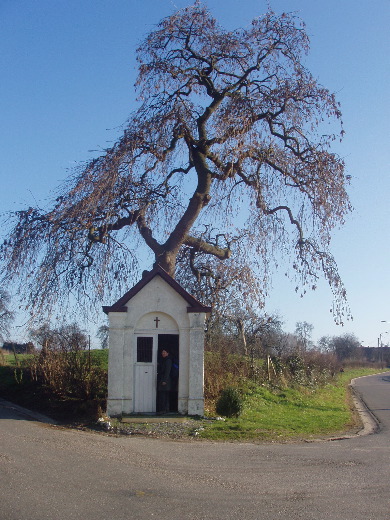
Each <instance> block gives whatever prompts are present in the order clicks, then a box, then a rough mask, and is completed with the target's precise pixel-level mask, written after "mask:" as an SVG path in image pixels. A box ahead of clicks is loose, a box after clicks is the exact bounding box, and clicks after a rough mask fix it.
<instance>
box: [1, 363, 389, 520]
mask: <svg viewBox="0 0 390 520" xmlns="http://www.w3.org/2000/svg"><path fill="white" fill-rule="evenodd" d="M355 387H356V389H357V391H358V393H359V394H361V395H362V397H363V398H364V400H365V402H366V403H367V405H369V406H370V408H371V409H372V411H373V413H374V414H375V415H376V417H377V419H378V420H379V421H380V427H381V428H380V431H379V433H375V434H371V435H363V436H362V435H360V436H355V437H353V438H349V439H343V440H333V441H320V442H309V443H303V442H302V443H297V444H250V443H245V444H244V443H212V442H203V441H191V442H176V441H164V440H154V439H147V438H146V439H145V438H139V437H118V438H116V437H112V436H105V435H101V434H94V433H89V432H80V431H71V430H65V429H61V428H59V427H55V426H54V427H53V426H51V425H48V424H44V423H42V422H36V421H31V420H28V418H27V417H26V416H25V415H23V414H21V413H19V412H18V411H17V410H15V409H12V408H9V407H7V406H4V403H0V520H44V519H50V520H73V519H82V520H103V519H104V520H109V519H111V518H112V519H115V520H122V519H133V520H144V519H153V518H161V519H164V520H166V519H169V520H195V519H196V520H203V519H216V520H226V519H228V520H229V519H244V520H251V519H256V520H257V519H258V520H277V519H281V518H283V519H285V518H288V519H292V520H294V519H305V520H308V519H310V520H311V519H313V520H321V519H327V520H341V519H343V520H363V519H364V520H370V519H372V520H389V519H390V507H389V506H390V500H389V497H390V446H389V441H390V439H389V434H390V428H389V426H390V373H386V374H382V375H378V376H371V377H369V378H363V379H359V380H356V381H355Z"/></svg>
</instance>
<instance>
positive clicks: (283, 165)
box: [1, 2, 350, 320]
mask: <svg viewBox="0 0 390 520" xmlns="http://www.w3.org/2000/svg"><path fill="white" fill-rule="evenodd" d="M308 49H309V40H308V37H307V35H306V32H305V29H304V25H303V24H302V22H301V21H300V20H299V19H297V18H296V17H295V16H294V15H291V14H282V15H280V16H278V15H276V14H275V13H273V12H272V11H271V10H269V11H268V12H267V13H266V14H265V15H264V16H262V17H260V18H257V19H255V20H253V22H252V24H251V25H250V27H249V28H246V29H238V30H234V31H228V30H225V29H223V28H222V27H221V26H220V25H219V24H218V23H217V21H216V20H215V19H214V18H213V17H212V16H211V15H210V13H209V12H208V10H207V8H206V7H205V6H203V5H202V4H201V3H199V2H196V3H195V4H194V5H193V6H192V7H188V8H186V9H183V10H180V11H178V12H177V13H175V14H173V15H172V16H170V17H168V18H166V19H164V20H162V21H161V22H160V23H159V25H158V26H157V28H156V29H155V30H153V31H152V32H151V33H150V34H149V35H148V36H147V38H146V39H145V41H144V42H143V43H142V45H141V46H140V48H139V49H138V62H139V75H138V80H137V83H136V86H137V89H138V92H139V102H140V105H139V108H138V109H137V110H136V111H135V112H134V113H133V114H132V115H131V116H130V118H129V120H128V122H127V124H126V126H125V128H124V132H123V135H122V136H121V137H120V138H119V139H118V141H117V142H116V144H115V145H114V146H113V147H112V148H110V149H107V150H106V151H105V153H104V155H102V156H101V157H98V158H97V159H95V160H93V161H91V162H90V163H89V164H86V165H83V166H81V167H80V168H79V169H78V170H77V171H76V172H75V173H74V175H72V176H71V178H69V179H68V181H67V182H66V183H65V185H64V186H63V187H62V189H61V190H60V193H59V194H58V197H57V199H56V201H55V203H54V204H53V206H52V208H51V209H49V210H41V209H40V208H29V209H27V210H25V211H20V212H17V213H15V214H13V216H12V218H13V219H14V221H13V223H12V226H13V227H12V229H11V230H10V232H9V234H8V236H7V238H6V240H5V242H4V244H3V246H2V248H1V258H2V260H3V267H4V272H5V273H6V275H8V276H11V277H12V276H13V277H14V278H16V279H18V280H21V284H22V287H23V289H25V292H26V293H27V294H26V295H25V297H26V298H27V301H29V302H30V303H31V304H34V305H35V306H38V307H40V306H43V305H46V306H47V305H50V304H52V303H53V302H54V301H55V300H56V299H57V298H58V296H64V295H66V296H67V295H68V294H69V292H70V291H73V292H74V293H75V294H76V296H78V297H81V296H82V295H89V294H91V292H92V291H97V293H98V294H99V295H100V296H102V294H103V292H104V290H107V293H108V294H111V298H112V293H113V290H115V289H116V290H117V291H121V290H122V285H121V284H123V283H124V284H125V285H126V286H128V284H129V279H131V278H132V277H133V276H134V272H135V271H134V270H135V269H136V268H137V266H138V261H139V253H140V250H141V246H142V244H144V245H146V246H147V248H148V249H149V250H150V251H151V252H152V253H153V255H154V259H155V262H157V263H159V264H160V265H161V266H162V267H163V268H164V269H165V270H166V271H168V272H169V273H170V274H171V275H175V266H176V263H177V260H178V257H179V255H181V257H182V258H186V260H187V264H186V268H187V269H190V270H191V272H192V273H193V274H194V275H195V277H196V279H197V280H198V282H199V283H200V282H201V281H202V280H205V279H208V280H211V279H213V280H216V282H217V283H218V274H217V275H216V274H215V273H216V272H218V270H221V267H220V264H221V263H222V262H226V264H227V265H231V266H233V267H232V268H233V269H234V266H237V265H238V266H244V267H245V269H246V271H247V273H252V274H251V277H252V279H253V280H255V281H256V283H254V284H248V285H247V288H248V289H250V288H251V287H252V288H253V287H254V288H255V291H254V296H255V298H257V299H258V298H259V297H261V296H262V294H261V290H260V291H259V287H261V288H262V290H263V291H265V287H266V284H267V282H268V280H269V276H270V272H271V266H272V262H271V260H273V259H275V258H278V255H280V254H282V255H284V256H288V257H289V258H291V264H292V267H293V269H295V272H296V275H297V279H298V286H299V287H305V286H306V285H308V284H309V286H311V287H312V288H315V285H316V280H317V278H318V276H319V275H321V273H323V274H324V275H325V277H326V279H327V281H328V282H329V284H330V286H331V288H332V290H333V293H334V296H335V299H334V301H335V308H334V313H335V316H336V317H337V318H338V319H340V320H341V319H342V315H343V312H344V311H345V310H346V306H345V297H346V295H345V289H344V287H343V284H342V282H341V280H340V277H339V273H338V270H337V265H336V263H335V261H334V259H333V257H332V255H331V254H330V252H329V241H330V235H331V232H332V229H333V228H334V227H335V226H338V225H340V224H342V223H343V221H344V218H345V215H346V214H347V213H348V212H349V211H350V204H349V199H348V196H347V193H346V189H345V185H346V176H345V174H344V164H343V161H342V159H341V158H340V157H338V156H337V155H336V154H335V153H333V152H332V151H331V144H332V141H334V140H335V139H336V136H337V134H338V136H339V137H340V138H341V137H342V134H343V130H342V126H341V120H340V117H341V113H340V109H339V105H338V103H337V101H336V99H335V96H334V95H333V94H332V93H330V92H329V91H328V90H327V89H326V88H324V87H323V86H321V85H320V84H318V82H317V81H316V80H315V79H314V78H313V76H312V75H311V73H310V72H309V71H308V70H307V69H306V68H305V67H304V65H303V58H304V56H305V54H306V53H307V52H308ZM329 122H331V123H332V124H333V126H328V128H331V129H332V130H331V133H329V130H328V133H327V129H326V128H324V123H329ZM337 122H338V123H339V125H340V126H339V127H338V129H336V130H334V128H335V125H334V123H337ZM337 126H338V125H336V127H337ZM333 130H334V132H335V133H334V132H333ZM205 229H206V231H207V232H205ZM207 258H208V260H206V259H207ZM213 277H214V278H213ZM248 277H249V275H248ZM248 279H249V278H248ZM95 294H96V292H95ZM248 297H253V294H252V293H251V292H250V291H249V293H248Z"/></svg>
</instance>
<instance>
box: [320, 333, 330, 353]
mask: <svg viewBox="0 0 390 520" xmlns="http://www.w3.org/2000/svg"><path fill="white" fill-rule="evenodd" d="M331 343H332V338H331V337H330V336H322V337H321V338H320V339H319V341H318V348H319V350H320V351H321V352H330V351H331V350H332V347H331Z"/></svg>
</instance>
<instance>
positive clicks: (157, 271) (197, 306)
mask: <svg viewBox="0 0 390 520" xmlns="http://www.w3.org/2000/svg"><path fill="white" fill-rule="evenodd" d="M155 276H160V277H161V278H162V279H163V280H164V281H165V282H167V284H168V285H170V286H171V287H172V289H174V290H175V291H176V292H177V293H178V294H179V295H180V296H181V297H182V298H183V299H184V300H185V301H186V302H187V303H188V305H189V306H188V307H187V312H206V313H208V312H211V307H207V306H206V305H203V303H201V302H199V301H198V300H197V299H196V298H194V297H193V296H191V294H190V293H188V292H187V291H186V290H185V289H184V288H183V287H182V286H181V285H180V284H179V283H178V282H177V281H176V280H175V279H174V278H172V276H171V275H170V274H168V273H167V272H166V271H165V269H163V268H162V267H161V266H160V265H156V266H155V267H154V268H153V269H152V270H151V271H145V272H144V274H143V276H142V279H141V280H140V281H139V282H138V283H137V284H136V285H134V287H133V288H132V289H130V290H129V291H127V293H126V294H124V295H123V296H122V297H121V298H119V300H118V301H117V302H116V303H114V304H113V305H110V306H107V305H104V306H103V311H104V312H105V313H106V314H108V313H109V312H126V311H127V307H126V303H128V302H129V300H131V299H132V298H134V296H135V295H136V294H137V293H139V291H140V290H141V289H143V288H144V287H145V286H146V285H147V284H148V283H149V282H151V281H152V280H153V278H154V277H155Z"/></svg>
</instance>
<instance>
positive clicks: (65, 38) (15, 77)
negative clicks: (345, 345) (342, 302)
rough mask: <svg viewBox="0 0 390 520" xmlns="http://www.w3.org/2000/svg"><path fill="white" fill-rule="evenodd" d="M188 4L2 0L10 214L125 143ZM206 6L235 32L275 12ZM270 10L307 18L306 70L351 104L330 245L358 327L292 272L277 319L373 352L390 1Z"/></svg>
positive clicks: (1, 138)
mask: <svg viewBox="0 0 390 520" xmlns="http://www.w3.org/2000/svg"><path fill="white" fill-rule="evenodd" d="M189 3H190V2H187V1H184V0H175V1H173V0H142V1H141V0H110V1H108V0H34V1H31V0H0V70H1V71H2V74H1V76H2V79H1V82H0V117H1V119H0V151H1V161H0V177H1V191H0V212H1V213H3V212H6V211H8V210H17V209H20V208H24V207H26V206H29V205H36V204H39V205H41V206H44V205H45V204H46V201H48V200H50V199H51V198H52V192H53V190H55V188H56V187H57V186H58V184H59V183H60V182H61V181H62V180H63V179H65V178H66V177H67V175H68V173H69V170H70V169H72V167H73V166H75V165H76V164H77V163H79V162H81V161H85V160H87V159H90V158H92V157H95V156H96V155H98V154H99V152H100V151H101V150H102V149H104V148H105V147H107V146H108V145H109V144H110V143H112V142H113V141H114V140H115V139H116V138H117V137H118V136H119V135H120V126H121V125H122V124H123V123H124V122H125V121H126V119H127V116H128V115H129V114H130V112H131V111H132V109H133V108H134V107H135V95H134V89H133V84H134V81H135V77H136V63H135V49H136V47H137V44H138V43H139V42H140V41H141V40H142V39H143V37H144V36H145V35H146V34H147V33H148V32H149V31H150V30H151V29H152V28H153V27H154V25H155V24H156V23H158V22H159V20H160V19H161V18H162V17H165V16H168V15H169V14H171V13H172V12H173V11H175V10H176V8H181V7H185V6H186V5H189ZM206 3H207V5H208V6H209V8H210V10H211V12H212V14H213V15H214V16H215V17H216V18H217V19H218V20H219V22H220V23H221V24H222V25H224V26H226V27H228V28H235V27H239V26H245V25H248V24H249V23H250V21H251V20H252V19H253V18H254V17H256V16H259V15H261V14H262V13H264V12H265V11H266V9H267V5H268V4H267V2H265V1H263V0H258V1H254V0H241V1H240V2H237V1H233V0H224V1H223V2H222V1H218V0H209V1H208V2H206ZM269 4H270V5H271V7H272V8H273V9H274V10H275V11H276V12H277V13H281V12H283V11H288V12H291V11H294V12H296V13H297V14H298V15H299V16H300V17H301V18H302V19H303V20H304V21H305V23H306V29H307V32H308V34H309V35H310V38H311V52H310V55H309V56H308V58H307V60H306V64H307V66H308V68H309V69H310V70H311V71H312V72H313V74H314V75H315V76H316V77H317V78H318V79H319V80H320V82H321V83H322V84H323V85H324V86H326V87H327V88H329V89H330V90H331V91H334V92H336V93H337V97H338V100H339V101H340V102H341V107H342V112H343V120H344V125H345V130H346V136H345V139H344V141H343V142H342V143H341V145H337V151H338V153H340V155H342V156H343V157H344V158H345V161H346V165H347V173H348V174H349V175H351V177H352V182H351V187H350V189H349V193H350V196H351V201H352V204H353V206H354V208H355V211H354V213H353V214H352V215H351V216H350V217H349V219H348V221H347V223H346V225H345V227H344V228H343V229H341V230H338V231H336V232H335V234H334V240H333V246H332V251H333V253H334V255H335V257H336V260H337V261H338V264H339V268H340V272H341V275H342V277H343V280H344V283H345V285H346V287H347V291H348V297H349V303H350V307H351V311H352V314H353V316H354V320H353V321H352V322H347V323H345V325H344V327H340V326H336V325H335V324H334V322H333V318H332V315H331V313H330V312H329V309H330V308H331V305H332V294H331V292H330V290H329V288H328V287H327V286H326V284H325V283H322V284H320V286H319V288H318V289H317V290H316V291H315V292H314V293H308V294H307V295H306V296H305V297H304V298H299V297H298V296H297V295H296V294H295V293H294V283H289V282H288V280H287V279H285V277H284V275H283V273H284V271H283V273H280V274H278V273H276V275H275V277H274V285H273V290H272V292H271V294H270V298H269V300H268V302H267V305H266V310H267V311H268V312H273V311H277V312H279V314H280V315H281V317H282V318H283V319H284V321H285V330H287V331H293V330H294V328H295V323H296V322H297V321H307V322H309V323H311V324H312V325H313V326H314V330H313V339H314V340H317V339H318V338H319V337H321V336H323V335H331V336H333V335H339V334H344V333H346V332H353V333H354V334H356V336H357V337H358V338H359V339H360V340H361V341H362V342H363V344H365V345H371V346H375V345H376V344H377V338H378V337H379V334H382V338H383V339H384V341H385V342H387V341H388V340H389V341H390V334H388V335H387V334H385V332H386V331H389V332H390V304H389V299H390V294H389V289H390V275H389V260H390V243H389V227H390V210H389V203H390V200H389V198H390V103H389V84H390V36H389V29H388V28H389V25H390V0H374V1H373V2H367V1H363V0H328V1H327V2H315V1H313V0H307V1H300V0H273V1H270V2H269ZM90 150H94V152H90ZM16 303H17V302H15V304H16ZM104 303H110V302H104ZM101 320H102V322H103V320H104V317H103V316H102V317H101ZM382 320H388V321H389V324H386V323H381V321H382ZM20 333H21V331H20V330H19V332H18V334H20ZM15 334H16V331H15Z"/></svg>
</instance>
